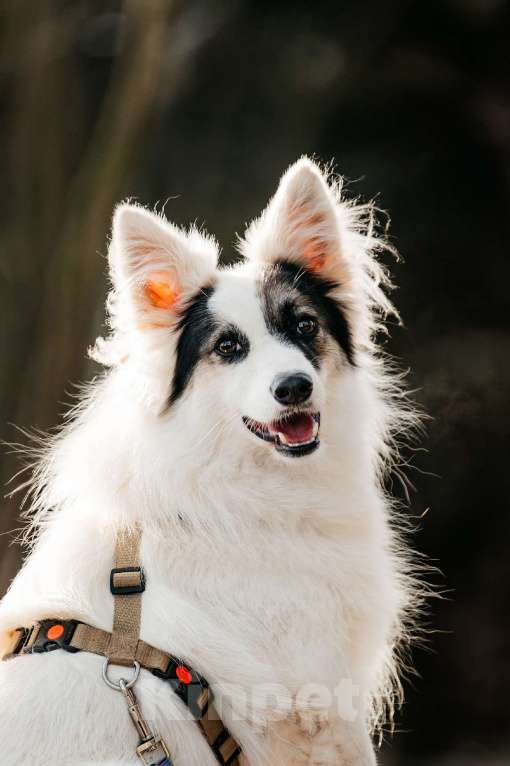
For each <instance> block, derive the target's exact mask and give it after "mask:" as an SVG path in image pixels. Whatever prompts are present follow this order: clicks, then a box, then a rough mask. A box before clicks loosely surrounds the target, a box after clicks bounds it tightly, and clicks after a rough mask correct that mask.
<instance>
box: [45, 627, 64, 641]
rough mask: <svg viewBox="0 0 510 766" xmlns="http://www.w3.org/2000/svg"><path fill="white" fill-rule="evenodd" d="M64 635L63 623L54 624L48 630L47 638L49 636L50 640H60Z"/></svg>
mask: <svg viewBox="0 0 510 766" xmlns="http://www.w3.org/2000/svg"><path fill="white" fill-rule="evenodd" d="M63 635H64V626H63V625H52V626H51V628H48V630H47V632H46V638H49V639H50V641H58V639H59V638H62V636H63Z"/></svg>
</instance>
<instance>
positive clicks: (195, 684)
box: [151, 657, 212, 721]
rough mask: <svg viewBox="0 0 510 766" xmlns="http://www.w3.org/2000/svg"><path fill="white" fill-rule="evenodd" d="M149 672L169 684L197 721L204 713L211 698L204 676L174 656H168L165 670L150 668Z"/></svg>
mask: <svg viewBox="0 0 510 766" xmlns="http://www.w3.org/2000/svg"><path fill="white" fill-rule="evenodd" d="M183 671H185V672H183ZM151 673H152V674H153V675H154V676H156V677H157V678H161V680H162V681H167V682H168V683H169V684H170V686H171V687H172V690H173V691H174V692H175V694H177V696H178V697H179V698H180V699H181V701H182V702H184V704H185V705H186V707H187V708H188V710H189V712H190V713H191V714H192V716H193V718H195V719H196V720H198V721H199V720H200V719H201V718H202V716H203V715H205V712H206V710H207V707H208V705H209V702H210V701H211V700H212V693H211V690H210V689H209V685H208V683H207V681H206V680H205V678H202V676H200V675H199V674H198V673H197V672H196V670H192V669H191V668H188V667H187V666H185V665H182V664H181V663H180V662H178V660H176V659H175V657H170V660H169V662H168V665H167V667H166V670H159V668H151Z"/></svg>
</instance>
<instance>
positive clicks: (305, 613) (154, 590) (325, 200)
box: [0, 159, 416, 766]
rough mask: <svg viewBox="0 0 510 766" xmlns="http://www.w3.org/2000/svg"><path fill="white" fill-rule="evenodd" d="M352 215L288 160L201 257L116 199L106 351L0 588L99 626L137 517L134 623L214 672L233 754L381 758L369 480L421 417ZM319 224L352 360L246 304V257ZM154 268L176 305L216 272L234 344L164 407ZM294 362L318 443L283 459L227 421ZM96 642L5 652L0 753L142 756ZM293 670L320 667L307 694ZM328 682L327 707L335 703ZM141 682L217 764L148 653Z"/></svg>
mask: <svg viewBox="0 0 510 766" xmlns="http://www.w3.org/2000/svg"><path fill="white" fill-rule="evenodd" d="M296 200H298V201H299V204H303V205H304V206H305V208H306V219H305V221H304V222H301V224H300V225H299V226H295V225H294V224H295V219H294V218H292V219H289V214H288V211H289V210H290V209H294V210H295V209H296ZM293 206H294V207H293ZM297 209H298V211H299V209H300V208H299V205H298V208H297ZM314 213H319V214H320V215H321V218H320V221H319V222H318V223H317V224H316V225H314V223H313V220H314V219H313V217H312V218H311V216H313V214H314ZM369 214H370V211H369V209H368V208H356V207H354V206H352V205H349V204H348V203H346V202H344V201H341V199H340V187H339V185H338V184H337V185H335V184H333V185H330V186H328V184H327V180H326V178H325V177H324V176H323V175H322V174H321V173H320V170H319V169H318V168H317V167H316V166H315V165H314V164H313V163H311V162H310V161H309V160H306V159H303V160H300V161H299V162H298V163H296V165H294V166H293V167H292V168H291V169H290V170H289V171H288V172H287V174H286V175H285V176H284V177H283V180H282V183H281V185H280V188H279V190H278V192H277V194H276V196H275V198H274V199H273V200H272V202H271V203H270V206H269V208H268V209H267V211H266V212H265V213H264V214H263V216H262V217H261V219H259V220H258V221H256V222H254V224H252V226H251V227H250V229H249V232H248V235H247V238H246V240H245V241H244V242H243V244H242V250H243V253H244V255H245V256H246V259H247V260H246V262H245V263H242V264H240V265H238V266H235V267H233V268H231V269H228V270H226V271H221V272H218V273H216V271H215V261H216V256H217V250H216V246H215V244H214V242H213V241H212V240H210V239H207V238H205V237H204V236H203V235H201V234H199V233H198V232H196V231H193V232H191V233H189V234H186V233H184V232H182V231H180V230H178V229H176V228H175V227H173V226H171V225H170V224H168V223H167V222H165V221H164V220H163V219H162V218H160V217H158V216H156V215H154V214H151V213H149V212H147V211H144V210H143V209H141V208H137V207H133V206H125V205H124V206H121V207H120V208H119V209H118V210H117V213H116V215H115V219H114V226H113V235H112V243H111V247H110V263H111V274H112V280H113V292H112V295H111V296H110V298H109V310H110V323H111V328H112V332H111V335H110V337H109V338H107V339H106V340H102V341H99V343H98V345H97V347H96V351H95V354H96V356H98V357H100V358H101V360H102V361H103V362H105V363H106V364H108V365H110V367H111V369H110V370H109V371H108V373H107V374H106V375H105V377H103V378H102V379H100V380H98V381H97V382H95V383H93V385H92V386H91V388H90V390H89V391H88V393H87V394H86V396H85V397H84V399H83V402H82V403H81V404H80V405H79V406H78V407H77V408H76V410H75V412H74V413H73V414H72V415H71V416H70V419H69V423H68V424H67V425H66V426H65V427H64V429H63V430H62V431H61V433H60V434H59V435H58V436H57V437H56V438H54V439H53V440H51V441H50V442H49V444H48V446H47V448H45V449H44V456H43V458H42V460H41V461H40V462H39V463H38V466H37V468H36V472H35V485H34V488H35V499H34V503H33V514H34V516H33V525H34V526H33V528H34V529H35V532H36V541H35V545H34V547H33V550H32V552H31V553H30V555H29V556H28V558H27V560H26V562H25V564H24V566H23V568H22V570H21V572H20V573H19V574H18V576H17V577H16V578H15V580H14V582H13V584H12V586H11V588H10V590H9V592H8V594H7V595H6V596H5V598H4V600H3V602H2V604H1V606H0V630H4V629H6V628H12V627H16V626H17V625H23V624H28V623H30V622H31V621H33V620H35V619H38V618H43V617H49V616H59V617H63V618H64V617H73V618H78V619H82V620H84V621H86V622H88V623H90V624H92V625H97V626H99V627H101V628H104V629H108V630H109V629H111V625H112V614H113V599H112V596H111V595H110V593H109V590H108V587H107V582H108V576H109V571H110V568H111V566H112V556H113V546H114V535H115V530H116V529H117V528H118V527H119V526H120V525H122V524H131V523H133V522H134V521H138V522H139V523H141V525H142V527H143V530H144V534H143V543H142V552H141V555H142V561H143V565H144V567H145V569H146V573H147V583H148V587H147V590H146V592H145V594H144V596H143V599H142V601H143V606H142V626H141V636H142V637H143V639H144V640H145V641H147V642H149V643H151V644H153V645H155V646H158V647H160V648H162V649H164V650H166V651H169V652H172V653H173V654H176V655H180V656H182V657H184V658H186V659H187V660H188V661H189V662H190V663H191V665H192V666H193V667H195V668H196V669H197V670H198V671H200V672H202V673H203V674H204V675H205V676H206V678H208V680H209V681H210V683H211V684H212V685H213V687H214V689H215V692H216V698H217V700H218V704H219V707H220V708H221V711H222V714H223V716H224V718H225V721H226V722H227V723H228V724H229V725H230V728H231V730H232V733H233V734H234V736H235V737H236V738H237V739H238V740H239V741H240V743H241V744H242V745H243V748H244V753H245V755H244V758H245V761H244V763H245V764H249V766H261V765H262V764H271V765H272V766H278V765H281V766H291V764H293V765H295V766H297V765H298V764H302V765H305V764H306V765H307V766H319V765H323V766H330V764H339V763H341V764H345V765H347V764H349V765H350V766H370V765H371V764H374V763H375V756H374V752H373V747H372V745H371V742H370V737H369V731H370V729H371V726H373V725H374V724H376V725H377V724H378V723H380V722H381V711H382V709H383V708H384V706H385V704H386V703H389V704H390V707H391V702H392V698H393V696H394V692H395V688H396V687H395V686H394V684H395V679H396V648H397V646H398V644H399V642H400V641H401V639H402V637H403V636H404V634H405V624H406V620H407V616H406V615H407V612H408V610H409V606H410V604H411V602H412V599H413V598H414V594H413V592H412V587H411V578H410V577H409V575H408V574H407V564H406V559H407V554H406V551H405V549H404V548H403V546H402V544H401V543H400V542H399V541H398V538H397V537H396V535H395V533H394V532H393V531H392V529H391V526H390V522H389V511H390V505H389V501H388V499H387V498H386V497H385V495H384V492H383V490H382V488H381V485H380V480H381V476H382V474H383V472H384V470H385V468H386V467H388V465H389V462H390V456H391V451H392V449H393V448H394V446H395V439H396V436H397V434H399V433H402V431H403V430H408V429H409V427H412V426H413V425H414V424H416V418H415V415H414V413H413V411H412V409H411V408H410V407H409V405H407V404H406V400H405V396H404V395H403V394H402V393H401V387H400V384H399V380H398V379H397V378H395V377H392V376H391V375H390V374H389V373H388V371H387V369H385V364H384V361H383V360H382V358H381V356H380V355H379V354H378V353H377V351H376V349H375V347H374V333H375V329H376V327H377V326H378V324H379V322H380V319H381V316H382V315H384V314H385V313H386V312H387V311H388V310H389V309H390V308H391V307H390V304H389V303H388V300H387V298H386V297H385V296H384V294H383V292H382V286H383V283H384V274H383V272H382V270H381V268H380V267H379V266H378V265H377V264H376V262H375V260H374V257H373V255H374V252H375V251H376V250H377V249H378V248H379V247H381V246H382V244H381V243H380V242H378V240H376V239H375V237H374V234H373V232H372V229H371V225H370V222H369V224H368V226H366V225H364V224H363V217H364V216H365V217H366V216H367V215H368V216H369ZM307 221H308V223H307ZM310 221H311V223H310ZM314 226H315V228H317V227H318V228H319V229H320V230H319V231H314V230H313V229H314ZM312 235H313V236H318V237H319V238H321V241H323V242H325V246H326V247H327V248H328V252H329V254H330V255H331V258H328V261H327V264H326V266H325V269H327V276H329V277H338V279H339V281H340V283H341V287H340V288H339V290H338V291H337V297H338V298H339V299H341V300H342V302H343V303H344V305H346V306H347V309H348V312H349V318H350V322H351V328H352V332H353V336H354V340H355V343H356V347H357V355H358V365H357V367H356V368H352V367H350V366H349V365H348V364H347V363H346V360H345V359H344V358H343V356H342V354H340V353H339V352H338V351H336V352H332V353H331V354H330V356H329V357H328V361H327V363H326V364H324V365H323V366H322V367H321V369H320V371H317V370H316V369H315V368H314V367H313V366H312V365H311V364H310V363H309V362H308V361H307V360H306V359H305V357H304V355H303V354H301V352H299V351H298V350H296V349H295V348H292V347H288V346H285V345H284V344H283V343H282V342H281V341H279V340H278V339H277V338H275V337H274V336H272V335H270V334H269V333H268V332H267V330H266V328H265V325H264V322H263V318H262V314H261V311H260V306H259V304H258V301H257V297H256V294H255V287H254V285H255V278H256V276H257V275H258V273H259V272H260V270H261V269H262V268H264V265H265V264H266V263H267V262H270V261H272V260H274V259H276V258H278V257H280V256H282V255H285V256H286V257H291V258H292V259H295V260H297V261H299V259H300V258H301V257H302V255H301V253H302V249H303V242H302V240H303V238H304V240H306V238H307V237H308V238H309V237H310V236H312ZM303 265H306V264H303ZM161 270H164V271H165V273H168V274H170V275H172V279H175V284H176V285H178V287H179V294H180V296H181V297H180V301H181V302H183V301H185V300H186V298H187V297H189V295H191V294H192V293H193V291H194V290H196V289H197V288H199V287H200V286H202V285H204V284H205V283H207V282H208V280H210V279H215V280H216V281H217V288H216V291H215V293H214V297H213V299H212V302H213V307H214V310H215V311H216V312H217V313H218V315H219V316H221V317H224V318H227V319H231V320H232V321H235V322H236V324H237V325H239V326H240V328H241V329H242V330H243V331H244V332H245V334H246V335H247V336H248V338H249V339H250V344H251V350H250V354H249V355H248V357H247V359H246V360H245V361H244V362H242V363H241V364H239V365H223V366H219V365H217V364H216V365H215V364H208V363H200V365H199V366H198V367H197V369H196V371H195V374H194V376H193V379H192V382H191V384H190V385H189V386H188V388H187V389H186V392H185V394H184V395H183V397H182V398H181V399H180V400H178V401H177V402H176V403H175V405H173V406H171V407H170V408H169V409H167V408H166V400H167V397H168V394H169V386H170V382H171V378H172V370H173V365H174V363H175V343H176V333H175V325H176V321H177V316H178V315H177V310H178V306H176V308H175V313H172V311H163V310H162V309H157V308H154V307H153V306H150V305H147V303H146V302H145V303H144V300H143V296H142V293H141V287H142V286H143V284H144V283H145V281H146V280H147V279H148V278H150V275H151V273H154V272H158V271H161ZM295 369H299V370H304V371H306V372H307V373H309V374H310V375H311V376H312V378H313V380H314V404H315V405H316V409H318V410H320V411H321V417H322V425H321V446H320V448H319V449H318V450H317V451H316V452H315V453H314V454H312V455H311V456H309V457H304V458H299V459H288V458H285V457H282V456H281V455H278V454H276V453H275V450H274V449H273V447H272V445H270V444H267V443H265V442H262V441H260V440H258V439H257V438H256V437H255V436H254V435H252V434H250V433H249V432H248V430H247V429H246V428H245V426H244V425H243V423H242V420H241V417H242V416H243V415H247V416H249V417H251V418H254V419H256V420H260V421H267V420H270V419H272V418H275V417H277V416H278V411H279V409H280V407H279V405H277V404H276V403H275V402H274V400H273V399H272V398H271V397H270V395H269V384H270V382H271V380H272V378H273V376H274V375H275V374H276V373H278V372H285V371H289V370H295ZM101 662H102V660H101V658H99V657H96V656H93V655H89V654H85V653H79V654H72V655H71V654H67V653H65V652H54V653H52V654H47V655H42V656H41V655H39V656H30V657H25V658H21V659H17V660H15V661H12V662H6V663H2V664H1V665H0V677H1V680H0V705H1V708H2V715H1V716H0V747H1V749H2V763H6V764H9V765H11V764H12V766H14V765H15V764H16V765H17V764H21V763H37V764H39V765H40V766H44V765H45V764H50V763H51V764H75V763H76V764H77V763H81V764H85V763H103V764H106V763H107V762H108V763H111V764H133V766H134V764H135V763H137V759H136V756H135V755H134V747H135V745H136V736H135V733H134V730H133V728H132V725H131V723H130V721H129V719H128V714H127V711H126V708H125V703H124V701H123V699H122V695H121V694H119V693H115V692H113V691H112V690H110V689H109V688H107V687H106V686H105V684H104V683H103V681H102V680H101ZM307 684H316V685H318V687H317V689H316V692H317V695H316V698H315V702H314V703H313V704H312V703H311V702H310V700H309V699H308V695H307V688H306V685H307ZM339 685H340V686H341V688H342V689H344V691H345V695H344V696H346V698H345V699H344V702H343V708H342V710H343V712H342V710H338V706H337V705H336V704H335V705H334V704H332V701H333V700H334V697H330V699H329V700H328V694H329V693H330V692H331V691H332V690H333V689H334V688H335V687H337V686H339ZM352 685H354V686H355V687H356V688H355V689H354V694H352V695H351V694H350V691H349V690H350V689H351V690H352V688H351V687H352ZM308 691H309V689H308ZM397 691H398V687H397ZM321 692H324V694H322V696H321ZM136 693H137V695H138V697H139V699H140V702H141V705H142V709H143V710H144V712H145V715H146V717H147V718H148V719H149V720H150V721H152V722H153V723H154V724H155V725H157V727H158V729H159V730H160V732H161V733H162V734H163V735H164V737H165V739H166V740H167V742H168V744H169V746H170V748H171V750H172V753H173V756H174V760H175V766H207V764H211V766H212V764H214V763H215V760H214V758H213V756H212V755H211V753H210V751H209V749H208V747H207V746H206V745H205V743H204V741H203V739H202V737H201V735H200V734H199V732H198V730H197V728H196V725H195V724H194V723H193V722H191V721H185V720H183V718H184V717H185V716H184V714H183V709H182V706H181V704H180V703H179V702H178V701H177V700H176V698H175V697H174V696H173V695H172V693H171V691H170V689H169V688H168V687H167V685H165V684H164V683H163V682H162V681H160V680H159V679H157V678H154V677H153V676H151V675H150V674H148V673H147V672H145V671H142V673H141V677H140V680H139V682H138V684H137V686H136ZM247 700H248V702H249V704H248V705H247V704H246V703H247ZM351 702H352V704H351Z"/></svg>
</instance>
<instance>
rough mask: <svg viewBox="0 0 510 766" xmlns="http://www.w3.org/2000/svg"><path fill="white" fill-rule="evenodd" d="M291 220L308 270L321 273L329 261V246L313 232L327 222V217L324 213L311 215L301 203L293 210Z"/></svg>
mask: <svg viewBox="0 0 510 766" xmlns="http://www.w3.org/2000/svg"><path fill="white" fill-rule="evenodd" d="M289 219H290V220H291V221H292V222H293V227H292V228H293V231H294V233H295V234H296V239H297V240H298V243H299V249H300V251H301V254H302V255H303V258H304V259H305V260H306V262H307V268H309V269H310V270H311V271H320V270H321V269H323V268H324V266H325V265H326V263H327V261H328V249H329V244H328V242H327V241H326V240H325V239H324V238H322V237H320V236H319V235H314V234H313V231H314V228H316V227H318V226H320V225H321V224H323V223H324V222H325V221H326V216H325V215H324V213H309V209H308V205H306V204H305V203H299V204H297V205H294V206H293V207H292V208H291V210H290V212H289ZM307 230H309V231H307ZM307 233H309V235H310V236H307Z"/></svg>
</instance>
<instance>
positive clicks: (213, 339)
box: [169, 287, 250, 404]
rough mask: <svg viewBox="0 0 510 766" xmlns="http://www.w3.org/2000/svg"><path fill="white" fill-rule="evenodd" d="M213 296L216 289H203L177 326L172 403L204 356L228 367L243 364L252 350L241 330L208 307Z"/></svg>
mask: <svg viewBox="0 0 510 766" xmlns="http://www.w3.org/2000/svg"><path fill="white" fill-rule="evenodd" d="M213 293H214V287H205V288H203V289H202V290H200V292H199V293H197V294H196V295H195V297H194V298H192V300H191V301H190V302H189V303H188V305H187V307H186V309H185V310H184V312H183V314H182V316H181V319H180V321H179V324H178V326H177V332H179V333H180V335H179V340H178V342H177V356H176V362H175V370H174V376H173V380H172V392H171V394H170V399H169V404H173V403H174V402H175V401H177V399H178V398H179V397H180V396H182V394H183V392H184V390H185V388H186V386H187V385H188V383H189V382H190V380H191V377H192V375H193V372H194V370H195V367H196V366H197V364H198V362H199V361H200V359H201V358H202V357H204V356H206V355H211V354H214V355H215V358H216V359H218V361H220V362H223V363H227V364H229V363H233V362H240V361H242V360H243V359H245V358H246V356H247V355H248V352H249V350H250V344H249V341H248V338H247V337H246V335H244V333H243V332H241V330H240V329H239V328H238V327H235V326H234V325H225V326H224V327H222V326H221V324H220V323H218V320H217V318H216V317H215V316H214V314H213V312H212V311H211V308H210V305H209V304H210V300H211V297H212V295H213ZM230 344H233V348H232V347H231V345H230Z"/></svg>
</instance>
